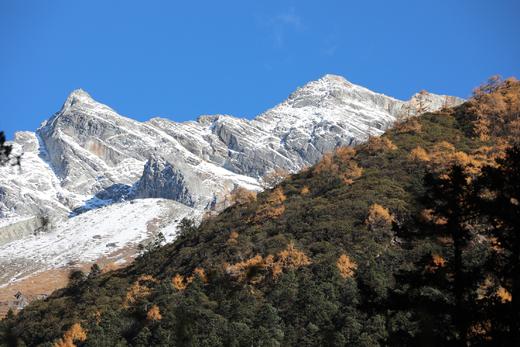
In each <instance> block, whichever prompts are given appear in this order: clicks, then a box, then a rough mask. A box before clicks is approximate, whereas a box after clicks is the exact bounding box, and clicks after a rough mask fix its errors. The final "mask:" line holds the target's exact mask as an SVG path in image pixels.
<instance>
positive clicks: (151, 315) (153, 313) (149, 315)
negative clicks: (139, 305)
mask: <svg viewBox="0 0 520 347" xmlns="http://www.w3.org/2000/svg"><path fill="white" fill-rule="evenodd" d="M161 319H162V316H161V310H160V309H159V306H157V305H153V306H152V307H151V308H150V309H149V310H148V312H146V320H147V321H152V322H154V321H160V320H161Z"/></svg>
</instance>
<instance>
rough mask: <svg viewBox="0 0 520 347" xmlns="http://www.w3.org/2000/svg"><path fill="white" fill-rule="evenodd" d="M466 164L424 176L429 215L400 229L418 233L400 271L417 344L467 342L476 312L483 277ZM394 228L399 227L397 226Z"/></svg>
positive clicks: (408, 232)
mask: <svg viewBox="0 0 520 347" xmlns="http://www.w3.org/2000/svg"><path fill="white" fill-rule="evenodd" d="M470 181H471V180H470V177H469V176H468V174H467V173H465V171H464V169H463V168H462V167H461V166H458V165H455V166H453V167H451V169H450V170H449V172H448V173H443V174H438V173H428V174H426V176H425V178H424V184H425V188H426V191H425V196H424V198H423V203H424V205H425V207H426V209H425V211H424V212H426V213H425V214H426V215H427V216H426V218H425V216H424V215H423V216H422V217H421V218H420V219H419V220H418V221H417V226H416V228H412V229H413V230H408V229H403V228H400V229H401V230H396V232H397V233H398V234H400V235H403V234H407V235H406V237H410V236H412V235H413V237H414V239H415V241H414V242H412V244H413V245H414V247H412V248H413V249H412V253H414V254H416V260H415V262H414V264H413V266H412V268H409V269H407V270H406V271H403V272H402V273H401V274H399V275H398V280H399V281H400V282H401V284H403V286H404V287H405V288H407V290H406V291H405V292H401V293H399V291H398V296H399V295H400V296H401V297H402V296H404V297H405V299H404V305H405V306H407V307H406V308H405V310H407V309H410V310H412V311H413V312H414V313H415V319H416V320H417V322H418V323H419V332H418V333H417V332H409V334H411V335H415V337H414V338H413V340H415V341H414V342H413V343H412V344H421V345H432V346H433V345H439V344H442V345H455V346H466V345H467V338H468V331H469V328H470V326H471V322H472V320H473V318H474V317H473V312H475V311H476V304H475V300H474V292H475V290H476V287H477V285H478V282H479V279H480V276H478V274H477V275H476V274H475V273H474V272H473V271H472V268H475V267H476V264H470V263H471V262H470V261H468V260H467V259H468V258H471V257H472V255H470V254H471V253H472V252H473V250H471V245H472V242H471V241H472V240H473V239H474V236H475V234H474V229H473V225H474V219H475V217H476V215H475V213H474V209H473V207H472V206H473V202H472V201H473V199H472V192H473V189H472V184H471V183H470ZM394 228H397V229H399V227H398V226H397V225H396V224H394Z"/></svg>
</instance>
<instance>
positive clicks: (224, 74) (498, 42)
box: [0, 0, 520, 137]
mask: <svg viewBox="0 0 520 347" xmlns="http://www.w3.org/2000/svg"><path fill="white" fill-rule="evenodd" d="M519 14H520V1H515V0H493V1H481V0H467V1H464V0H460V1H457V0H436V1H433V0H430V1H397V0H394V1H388V0H381V1H346V0H343V1H326V0H320V1H304V0H297V1H284V0H273V1H268V0H262V1H248V0H239V1H225V0H221V1H214V0H211V1H210V0H208V1H154V0H147V1H131V0H121V1H116V0H101V1H93V0H89V1H79V0H78V1H72V0H64V1H60V0H53V1H50V0H35V1H27V0H0V129H4V130H5V131H6V132H7V135H8V137H12V135H13V132H14V131H15V130H35V129H36V128H37V127H38V125H39V124H40V122H41V121H43V120H44V119H47V118H48V117H50V116H51V115H52V114H53V113H54V112H56V111H57V110H59V108H60V107H61V105H62V103H63V101H64V100H65V98H66V96H67V95H68V93H69V92H70V91H72V90H73V89H75V88H83V89H85V90H86V91H88V92H89V93H90V94H91V95H92V96H93V97H94V98H95V99H97V100H99V101H101V102H104V103H106V104H108V105H109V106H111V107H112V108H114V109H115V110H116V111H118V112H119V113H121V114H123V115H127V116H130V117H132V118H135V119H138V120H146V119H149V118H150V117H152V116H163V117H167V118H170V119H173V120H176V121H181V120H188V119H194V118H195V117H197V116H198V115H200V114H213V113H227V114H233V115H236V116H241V117H253V116H254V115H256V114H258V113H260V112H262V111H264V110H265V109H267V108H269V107H271V106H274V105H275V104H276V103H278V102H280V101H282V100H283V99H285V97H286V96H287V95H288V94H289V93H290V92H292V91H293V90H294V89H295V88H296V87H297V86H301V85H303V84H304V83H306V82H307V81H309V80H313V79H316V78H319V77H321V76H322V75H324V74H326V73H334V74H339V75H342V76H344V77H346V78H347V79H348V80H350V81H352V82H354V83H357V84H361V85H363V86H366V87H368V88H370V89H372V90H375V91H378V92H383V93H385V94H387V95H391V96H394V97H397V98H401V99H407V98H409V97H410V95H411V94H413V93H414V92H416V91H418V90H420V89H427V90H429V91H432V92H437V93H445V94H452V95H458V96H462V97H466V96H468V95H469V94H470V92H471V89H472V88H473V87H474V86H476V85H478V84H480V83H481V82H483V81H484V80H485V79H486V78H487V77H489V76H490V75H493V74H501V75H503V76H512V75H514V76H517V77H520V20H519Z"/></svg>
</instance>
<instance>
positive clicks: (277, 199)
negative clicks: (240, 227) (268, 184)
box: [254, 187, 287, 222]
mask: <svg viewBox="0 0 520 347" xmlns="http://www.w3.org/2000/svg"><path fill="white" fill-rule="evenodd" d="M286 199H287V197H286V196H285V194H284V193H283V190H282V188H281V187H277V188H276V189H274V190H273V191H272V192H271V193H270V194H269V196H268V197H267V199H266V201H265V202H264V203H263V204H262V205H261V206H260V207H259V209H258V211H257V213H256V216H255V217H254V221H255V222H260V221H263V220H266V219H275V218H278V217H280V216H281V215H282V214H283V213H284V212H285V206H284V204H283V202H284V201H285V200H286Z"/></svg>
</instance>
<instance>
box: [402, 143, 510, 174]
mask: <svg viewBox="0 0 520 347" xmlns="http://www.w3.org/2000/svg"><path fill="white" fill-rule="evenodd" d="M506 149H507V144H506V143H505V142H502V141H497V145H496V146H493V147H490V146H483V147H480V148H478V149H476V150H474V151H472V152H471V153H466V152H463V151H457V149H456V148H455V146H454V145H453V144H451V143H449V142H447V141H441V142H439V143H437V144H435V145H434V146H433V148H432V149H431V150H430V151H429V152H428V151H426V150H425V149H424V148H422V147H416V148H415V149H413V150H412V151H411V152H410V155H409V158H410V160H412V161H416V162H423V163H425V164H426V165H427V166H428V168H429V169H430V170H432V171H434V172H438V173H442V172H446V171H447V170H448V169H449V168H450V167H451V166H452V165H455V164H457V165H460V166H462V167H463V168H464V170H465V171H466V172H467V173H468V174H470V175H477V174H479V173H480V170H481V169H482V168H483V167H484V166H486V165H490V166H495V165H496V160H497V159H499V158H503V157H504V155H505V150H506Z"/></svg>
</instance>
